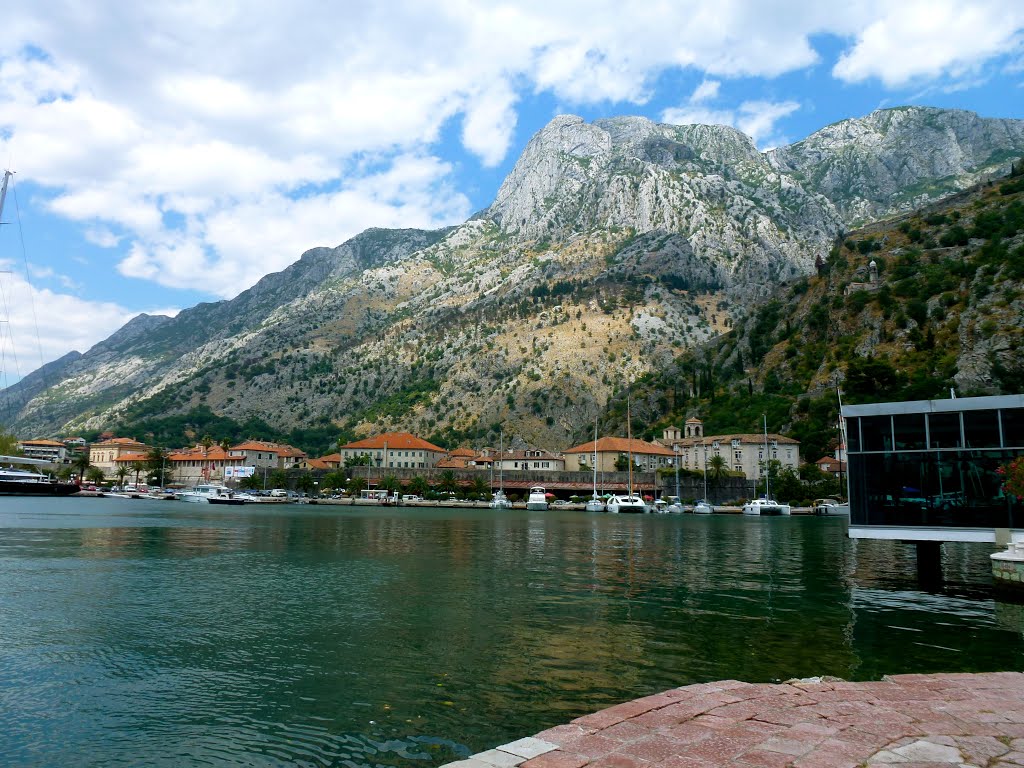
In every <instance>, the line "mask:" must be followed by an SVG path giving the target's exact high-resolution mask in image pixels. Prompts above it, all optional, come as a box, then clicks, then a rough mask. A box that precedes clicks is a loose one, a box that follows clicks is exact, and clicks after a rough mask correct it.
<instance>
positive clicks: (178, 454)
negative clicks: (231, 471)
mask: <svg viewBox="0 0 1024 768" xmlns="http://www.w3.org/2000/svg"><path fill="white" fill-rule="evenodd" d="M230 450H234V449H229V451H225V450H224V449H223V448H221V447H220V446H219V445H211V446H210V447H209V449H204V448H203V446H201V445H197V446H195V447H193V448H179V449H177V450H175V451H171V452H169V453H168V454H167V460H168V461H202V460H205V461H232V460H234V461H241V460H242V457H241V456H234V455H232V454H231V453H230Z"/></svg>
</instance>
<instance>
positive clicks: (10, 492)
mask: <svg viewBox="0 0 1024 768" xmlns="http://www.w3.org/2000/svg"><path fill="white" fill-rule="evenodd" d="M0 461H3V462H7V463H8V464H9V466H7V467H0V496H70V495H71V494H73V493H78V491H79V490H80V488H79V487H78V486H77V485H75V484H74V483H62V482H60V481H59V480H57V479H56V478H55V477H53V476H51V475H45V474H43V473H42V472H34V471H32V470H30V469H18V468H16V467H14V466H13V465H14V464H26V465H32V464H49V462H47V461H43V460H41V459H26V458H25V457H24V456H0Z"/></svg>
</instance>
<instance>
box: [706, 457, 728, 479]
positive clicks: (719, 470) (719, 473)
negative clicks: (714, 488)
mask: <svg viewBox="0 0 1024 768" xmlns="http://www.w3.org/2000/svg"><path fill="white" fill-rule="evenodd" d="M728 476H729V467H728V465H727V464H726V461H725V458H723V457H722V456H719V455H718V454H717V453H716V454H715V455H714V456H712V457H711V458H710V459H708V480H709V481H710V482H711V483H714V484H715V485H718V484H719V483H721V482H722V479H723V478H725V477H728Z"/></svg>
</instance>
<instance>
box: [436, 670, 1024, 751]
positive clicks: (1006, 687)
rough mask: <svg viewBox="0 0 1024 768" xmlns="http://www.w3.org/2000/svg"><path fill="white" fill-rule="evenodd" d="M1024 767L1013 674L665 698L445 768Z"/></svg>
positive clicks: (688, 689) (691, 691) (693, 690)
mask: <svg viewBox="0 0 1024 768" xmlns="http://www.w3.org/2000/svg"><path fill="white" fill-rule="evenodd" d="M724 765H729V766H740V767H741V768H748V767H749V768H753V767H755V766H757V767H759V768H783V766H793V768H857V766H865V765H867V766H873V765H878V766H881V765H898V766H899V768H928V767H932V768H942V767H947V768H948V766H966V765H970V766H986V767H989V766H990V767H991V768H997V767H998V766H1016V765H1020V766H1024V674H1021V673H1019V672H995V673H987V674H969V673H958V674H936V675H919V674H915V675H894V676H890V677H886V678H885V679H883V680H882V681H880V682H862V683H849V682H844V681H841V680H835V679H829V678H825V679H817V678H812V679H807V680H790V681H788V682H786V683H779V684H759V685H755V684H751V683H743V682H737V681H735V680H726V681H722V682H717V683H704V684H700V685H688V686H685V687H682V688H674V689H672V690H668V691H665V692H663V693H659V694H656V695H653V696H647V697H645V698H642V699H637V700H635V701H630V702H626V703H624V704H618V705H616V706H614V707H610V708H609V709H605V710H602V711H600V712H595V713H593V714H590V715H586V716H584V717H580V718H577V719H576V720H573V721H572V722H571V723H568V724H566V725H559V726H556V727H554V728H550V729H548V730H546V731H541V732H540V733H538V734H537V735H536V736H532V737H528V738H524V739H519V740H518V741H513V742H510V743H508V744H504V745H502V746H500V747H497V748H495V749H491V750H488V751H486V752H481V753H479V754H476V755H473V756H471V757H470V758H469V759H467V760H460V761H458V762H455V763H449V766H450V768H513V767H514V766H521V767H522V768H583V766H593V767H594V768H649V767H653V766H665V767H666V768H714V767H716V766H724Z"/></svg>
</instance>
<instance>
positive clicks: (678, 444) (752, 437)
mask: <svg viewBox="0 0 1024 768" xmlns="http://www.w3.org/2000/svg"><path fill="white" fill-rule="evenodd" d="M659 442H661V444H662V445H664V446H666V447H667V448H669V449H670V452H671V453H673V454H675V453H678V454H679V468H680V469H689V470H692V471H698V472H703V471H704V468H705V466H706V463H707V461H709V460H710V459H711V458H712V457H713V456H721V457H722V458H723V459H724V460H725V463H726V468H727V469H728V470H729V471H731V472H742V473H743V476H744V477H745V478H747V479H748V480H757V479H760V478H761V477H763V476H764V473H765V467H766V459H767V460H768V461H778V462H779V464H781V465H782V468H783V469H785V468H787V467H788V468H789V469H792V470H794V471H795V470H797V469H798V468H799V467H800V442H799V441H798V440H794V439H793V438H791V437H786V436H785V435H779V434H774V433H772V432H769V433H768V434H767V436H766V435H765V434H764V433H756V432H752V433H740V434H732V435H705V434H704V423H703V422H702V421H701V420H700V419H697V418H691V419H687V420H686V425H685V429H684V431H683V432H680V430H679V428H678V427H668V428H667V429H665V430H664V431H663V433H662V438H661V440H660V441H659Z"/></svg>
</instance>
